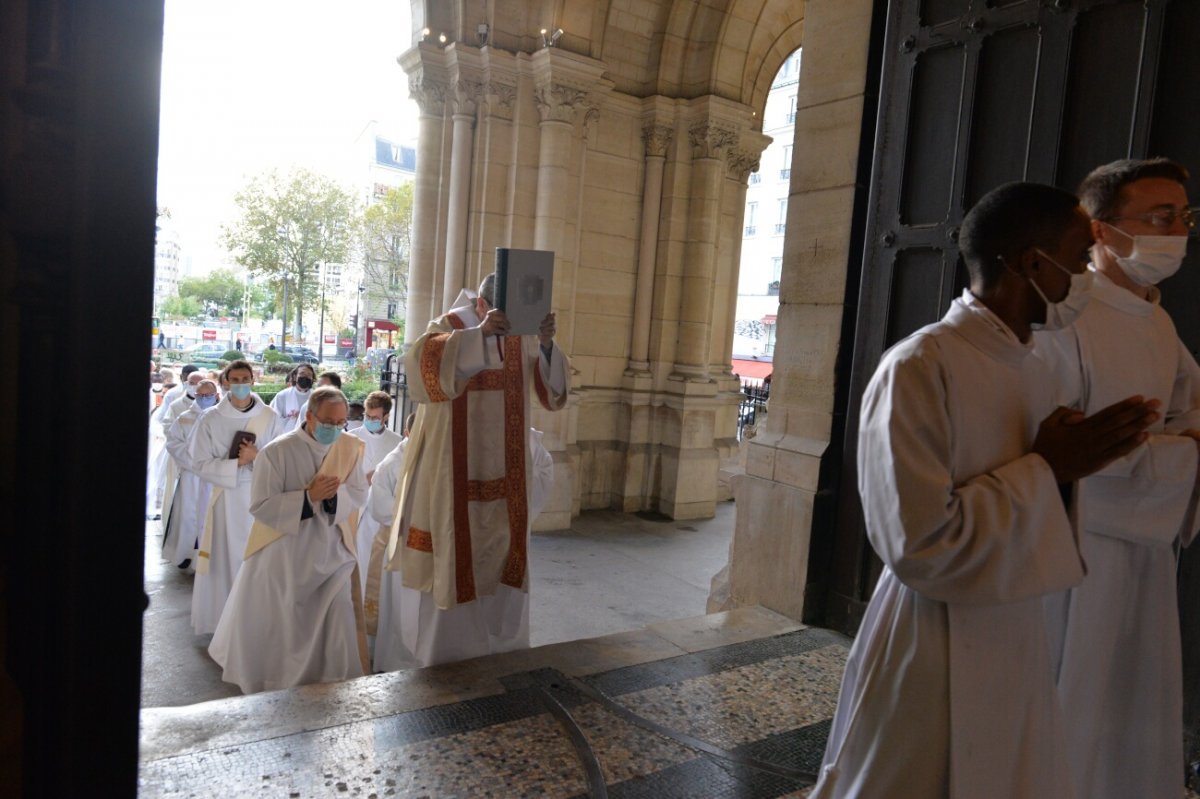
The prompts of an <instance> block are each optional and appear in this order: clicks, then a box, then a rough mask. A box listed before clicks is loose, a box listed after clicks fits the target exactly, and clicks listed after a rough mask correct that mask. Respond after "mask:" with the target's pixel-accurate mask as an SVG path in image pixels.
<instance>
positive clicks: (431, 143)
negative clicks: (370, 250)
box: [400, 45, 449, 344]
mask: <svg viewBox="0 0 1200 799" xmlns="http://www.w3.org/2000/svg"><path fill="white" fill-rule="evenodd" d="M434 59H436V60H439V61H440V59H441V52H440V51H439V50H437V49H435V48H433V47H431V46H428V45H421V46H419V47H416V48H413V49H412V50H410V51H409V52H408V53H406V54H405V56H404V57H403V58H402V59H401V62H400V63H401V66H402V67H403V68H404V71H405V72H407V73H408V76H409V78H408V91H409V94H410V95H411V96H412V98H413V99H414V100H416V101H417V105H418V106H419V107H420V109H421V118H420V133H419V138H418V139H417V174H416V181H415V184H414V186H413V232H412V258H411V259H410V261H409V267H408V307H407V309H406V311H405V323H404V341H405V343H406V344H411V343H412V342H413V341H414V340H416V338H417V337H418V336H420V335H421V334H422V333H424V332H425V328H426V326H427V325H428V324H429V320H430V318H431V314H432V311H433V308H434V303H435V302H436V301H440V300H441V291H440V288H441V287H440V286H437V287H436V289H435V284H434V275H435V273H436V271H437V270H436V268H435V259H436V253H437V229H438V208H439V207H440V206H441V202H440V200H439V196H440V191H439V189H440V183H441V163H442V136H443V133H444V124H445V123H444V121H443V120H444V116H445V109H446V93H447V90H448V88H449V87H448V85H447V83H446V81H445V78H444V75H443V74H441V73H442V70H441V69H440V66H441V65H440V64H437V63H433V64H431V63H430V61H431V60H434Z"/></svg>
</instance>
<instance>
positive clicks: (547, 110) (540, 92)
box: [534, 83, 593, 124]
mask: <svg viewBox="0 0 1200 799" xmlns="http://www.w3.org/2000/svg"><path fill="white" fill-rule="evenodd" d="M534 98H535V99H536V100H537V107H538V118H539V119H540V120H541V121H542V122H550V121H557V122H569V123H571V124H574V123H575V121H576V120H577V119H582V118H583V117H584V116H585V115H586V114H587V113H588V112H589V111H590V110H591V109H592V108H593V104H592V102H591V99H590V97H589V94H588V92H587V91H586V90H585V89H581V88H578V87H576V86H570V85H568V84H563V83H550V84H546V85H544V86H539V87H537V89H536V90H534Z"/></svg>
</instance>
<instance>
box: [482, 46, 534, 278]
mask: <svg viewBox="0 0 1200 799" xmlns="http://www.w3.org/2000/svg"><path fill="white" fill-rule="evenodd" d="M498 56H508V57H509V58H511V56H510V55H509V54H506V53H499V54H498V53H492V52H488V54H487V57H488V60H492V59H496V58H497V57H498ZM485 69H486V70H487V72H486V74H485V81H484V84H483V94H482V95H481V97H480V101H479V123H478V127H477V128H476V132H475V142H476V146H475V150H476V154H477V158H476V162H475V168H474V177H473V178H472V180H473V181H475V182H476V183H477V185H475V186H473V187H472V190H471V195H472V198H473V199H472V203H471V204H472V207H471V230H470V240H469V241H468V242H467V282H468V283H478V282H479V281H480V280H481V279H482V278H483V276H485V275H487V274H490V273H491V272H492V271H493V270H494V269H495V263H496V261H495V249H496V247H529V246H530V242H529V241H515V240H514V239H513V235H512V218H513V215H514V209H513V185H512V180H513V173H514V171H515V169H514V164H513V155H514V148H513V137H514V129H513V112H514V108H515V105H516V100H517V85H516V84H517V77H516V75H515V74H511V73H508V72H500V71H499V70H495V71H493V70H491V69H490V67H485Z"/></svg>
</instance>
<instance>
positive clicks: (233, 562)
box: [191, 394, 281, 635]
mask: <svg viewBox="0 0 1200 799" xmlns="http://www.w3.org/2000/svg"><path fill="white" fill-rule="evenodd" d="M252 396H253V397H254V404H253V405H251V406H250V408H249V410H246V411H241V410H238V409H237V408H235V407H234V406H233V403H232V402H231V401H230V399H231V397H230V396H225V397H223V398H222V399H221V401H220V402H219V403H217V405H216V407H214V408H210V409H209V410H208V411H206V412H205V414H204V415H203V416H201V417H200V421H199V422H197V424H196V432H195V433H194V434H193V436H192V446H191V454H192V468H193V469H194V470H195V471H196V474H198V475H200V477H201V479H203V480H205V481H207V482H209V483H211V484H212V486H213V488H212V497H211V499H210V500H209V503H208V508H207V511H206V513H205V517H204V531H203V533H202V534H201V539H200V549H199V551H198V552H197V562H196V581H195V584H194V585H193V586H192V629H193V630H195V631H196V634H197V635H205V634H207V633H212V632H216V629H217V622H218V621H219V620H220V619H221V611H222V610H223V609H224V608H225V600H226V598H227V597H228V596H229V591H230V590H231V589H232V588H233V580H234V578H235V577H237V573H238V569H240V568H241V566H242V555H243V553H244V552H245V550H246V542H247V541H248V540H249V538H250V525H251V523H252V521H253V519H252V518H251V517H250V483H251V481H252V480H253V479H254V464H253V463H252V464H249V465H246V466H239V465H238V462H237V459H236V458H230V457H229V448H230V445H231V444H232V443H233V434H234V433H236V432H238V431H239V430H248V431H250V432H252V433H254V434H255V436H256V443H257V446H258V448H259V451H260V454H261V450H262V448H263V447H265V446H266V445H267V444H269V443H270V442H271V440H272V439H274V438H275V437H276V436H277V435H279V434H280V432H281V423H280V421H279V417H278V416H276V414H275V411H273V410H271V408H269V407H268V406H267V405H266V404H265V403H264V402H263V401H262V400H261V399H259V397H258V395H257V394H255V395H252Z"/></svg>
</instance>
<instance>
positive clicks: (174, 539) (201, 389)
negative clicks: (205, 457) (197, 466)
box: [163, 380, 219, 569]
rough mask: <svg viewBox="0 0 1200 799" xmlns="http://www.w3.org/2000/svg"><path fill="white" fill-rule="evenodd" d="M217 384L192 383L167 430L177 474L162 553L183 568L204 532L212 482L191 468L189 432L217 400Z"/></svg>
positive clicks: (188, 563) (165, 523)
mask: <svg viewBox="0 0 1200 799" xmlns="http://www.w3.org/2000/svg"><path fill="white" fill-rule="evenodd" d="M218 400H219V397H218V396H217V384H216V383H214V382H213V381H212V380H201V381H200V382H198V383H197V384H196V387H195V395H194V401H193V403H192V404H191V406H190V407H189V408H188V409H187V410H185V411H183V412H182V413H181V414H180V415H179V417H178V418H177V419H176V420H175V423H174V424H172V425H171V429H170V430H168V431H167V445H166V446H167V452H169V453H170V454H171V458H172V460H174V462H175V468H176V470H177V471H178V473H179V478H178V480H177V482H176V485H175V488H174V490H173V491H172V502H171V504H170V506H169V507H168V508H167V514H166V517H165V519H166V521H164V522H163V529H164V530H165V531H166V533H165V534H164V535H163V557H164V558H166V559H167V560H168V561H170V562H171V563H174V564H175V565H176V566H178V567H179V568H181V569H186V568H187V567H188V566H189V565H190V563H191V560H192V556H193V554H194V553H195V550H196V548H197V547H198V546H199V545H200V535H201V533H203V532H204V514H205V512H206V511H207V510H208V500H209V496H210V495H211V493H212V486H211V485H210V484H209V483H206V482H204V481H203V480H201V479H200V476H199V475H198V474H196V472H195V470H194V469H193V468H192V455H191V443H192V433H194V432H195V431H196V422H198V421H200V417H201V416H202V415H203V414H204V412H205V411H207V410H208V409H210V408H212V407H214V406H215V405H216V404H217V401H218Z"/></svg>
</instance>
